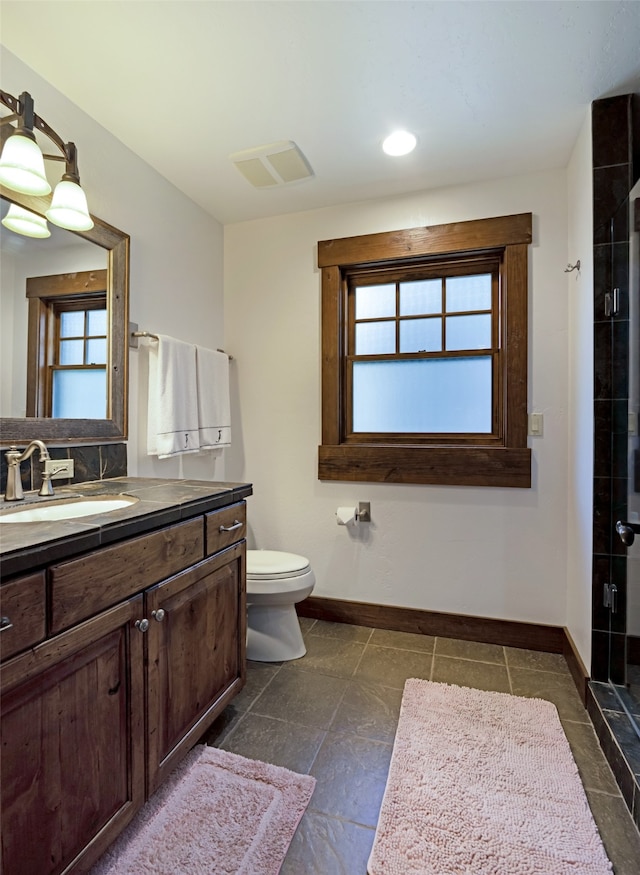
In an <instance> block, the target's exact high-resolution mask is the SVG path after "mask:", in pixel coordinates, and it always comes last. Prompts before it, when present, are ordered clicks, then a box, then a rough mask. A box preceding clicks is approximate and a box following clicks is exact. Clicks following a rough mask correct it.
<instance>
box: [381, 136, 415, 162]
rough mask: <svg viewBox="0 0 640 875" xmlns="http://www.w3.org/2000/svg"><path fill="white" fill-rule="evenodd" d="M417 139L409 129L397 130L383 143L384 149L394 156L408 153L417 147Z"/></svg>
mask: <svg viewBox="0 0 640 875" xmlns="http://www.w3.org/2000/svg"><path fill="white" fill-rule="evenodd" d="M416 143H417V140H416V138H415V136H414V135H413V134H411V133H409V131H395V132H394V133H393V134H389V136H388V137H387V138H386V140H385V141H384V142H383V144H382V151H383V152H385V153H386V154H387V155H392V156H394V157H396V156H400V155H408V154H409V152H413V150H414V149H415V147H416Z"/></svg>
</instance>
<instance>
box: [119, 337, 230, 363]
mask: <svg viewBox="0 0 640 875" xmlns="http://www.w3.org/2000/svg"><path fill="white" fill-rule="evenodd" d="M134 337H148V338H149V339H150V340H157V339H158V335H157V334H152V333H151V331H132V332H131V339H130V342H129V346H131V347H134V348H135V349H137V348H138V344H137V342H136V341H134V340H133V339H132V338H134ZM217 351H218V352H224V350H223V349H218V350H217ZM224 354H225V355H226V356H229V361H233V356H232V355H229V353H228V352H224Z"/></svg>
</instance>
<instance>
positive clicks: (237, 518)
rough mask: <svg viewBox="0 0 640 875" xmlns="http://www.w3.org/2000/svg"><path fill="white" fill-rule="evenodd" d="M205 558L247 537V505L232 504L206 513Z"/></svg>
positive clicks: (244, 503) (241, 503)
mask: <svg viewBox="0 0 640 875" xmlns="http://www.w3.org/2000/svg"><path fill="white" fill-rule="evenodd" d="M206 517H207V556H211V554H212V553H217V552H218V550H224V549H225V547H230V546H231V545H232V544H236V543H237V542H238V541H242V540H243V539H244V538H246V536H247V503H246V502H245V501H241V502H239V504H232V505H230V507H223V508H222V510H215V511H213V512H212V513H208V514H207V515H206Z"/></svg>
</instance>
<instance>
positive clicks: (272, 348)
mask: <svg viewBox="0 0 640 875" xmlns="http://www.w3.org/2000/svg"><path fill="white" fill-rule="evenodd" d="M311 184H312V183H311ZM529 211H531V212H533V214H534V221H533V236H534V241H533V245H532V246H531V251H530V307H529V309H530V337H531V344H530V352H529V362H530V391H529V409H530V410H531V411H537V412H541V413H543V415H544V436H543V437H538V438H530V441H531V444H530V445H531V446H532V448H533V488H532V489H528V490H520V489H494V488H487V489H481V488H471V487H435V486H406V485H404V486H403V485H395V484H350V483H321V482H319V481H318V480H317V477H316V461H317V445H318V443H319V440H320V321H319V318H320V275H319V273H318V270H317V268H316V244H317V241H318V240H323V239H328V238H332V237H344V236H350V235H354V234H364V233H370V232H376V231H387V230H392V229H394V228H409V227H413V226H418V225H430V224H437V223H441V222H453V221H458V220H467V219H478V218H483V217H487V216H498V215H508V214H512V213H519V212H529ZM224 236H225V246H224V258H225V323H226V337H225V340H226V343H227V345H228V347H229V348H230V349H232V350H233V352H234V354H235V355H236V357H237V362H236V363H235V364H234V387H233V411H232V420H233V428H234V435H235V439H234V441H235V442H234V446H233V447H232V450H231V452H230V455H229V459H228V463H227V474H228V475H229V476H230V477H231V478H232V479H242V480H244V479H246V480H250V481H252V482H253V483H254V496H253V497H252V498H251V499H250V507H249V520H250V530H251V531H250V537H251V539H252V540H251V545H252V546H257V547H259V548H272V549H283V550H288V551H291V552H298V553H302V554H303V555H305V556H308V557H309V559H310V560H311V562H312V563H313V566H314V568H315V571H316V576H317V584H316V590H315V594H316V595H319V596H328V597H334V598H343V599H353V600H357V601H368V602H375V603H380V604H393V605H403V606H410V607H416V608H424V609H429V610H434V611H452V612H455V613H462V614H471V615H480V616H487V617H502V618H508V619H513V620H525V621H532V622H540V623H553V624H560V625H564V623H565V621H566V579H567V468H568V459H567V427H568V419H567V405H568V394H567V392H568V388H567V340H568V319H567V315H568V309H567V281H566V279H567V278H566V276H565V274H564V273H563V271H564V268H565V266H566V263H567V206H566V174H565V173H564V171H555V172H549V173H542V174H536V175H532V176H525V177H519V178H512V179H504V180H499V181H494V182H489V183H482V184H478V185H467V186H460V187H452V188H446V189H441V190H436V191H428V192H421V193H417V194H412V195H408V196H405V197H401V198H394V199H389V200H384V201H373V202H366V203H359V204H352V205H349V206H342V207H335V208H330V209H323V210H317V211H312V212H306V213H299V214H296V215H289V216H282V217H276V218H271V219H264V220H259V221H253V222H246V223H241V224H236V225H230V226H226V227H225V235H224ZM358 500H368V501H370V502H371V512H372V520H373V521H372V523H371V524H370V525H362V526H361V527H360V528H359V530H358V531H357V533H355V534H352V533H350V531H349V530H347V529H346V528H345V527H338V526H337V525H336V521H335V511H336V508H337V507H338V506H339V505H353V504H356V503H357V502H358Z"/></svg>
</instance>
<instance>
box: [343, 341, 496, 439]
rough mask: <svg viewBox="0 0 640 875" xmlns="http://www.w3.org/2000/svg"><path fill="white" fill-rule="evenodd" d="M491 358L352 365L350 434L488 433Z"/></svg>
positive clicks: (490, 401)
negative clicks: (351, 418)
mask: <svg viewBox="0 0 640 875" xmlns="http://www.w3.org/2000/svg"><path fill="white" fill-rule="evenodd" d="M491 405H492V398H491V357H490V356H474V357H473V358H460V359H456V358H448V359H428V360H425V359H422V360H413V361H389V362H354V364H353V430H354V432H387V433H392V432H413V433H423V434H424V433H451V432H453V433H460V432H481V433H489V434H490V433H491Z"/></svg>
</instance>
